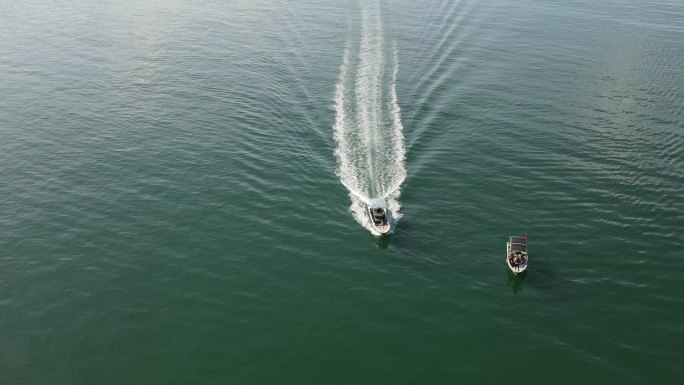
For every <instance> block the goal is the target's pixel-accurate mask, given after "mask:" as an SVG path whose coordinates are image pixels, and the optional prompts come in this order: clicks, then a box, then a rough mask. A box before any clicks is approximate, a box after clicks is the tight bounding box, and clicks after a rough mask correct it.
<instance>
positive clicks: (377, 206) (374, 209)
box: [368, 198, 390, 234]
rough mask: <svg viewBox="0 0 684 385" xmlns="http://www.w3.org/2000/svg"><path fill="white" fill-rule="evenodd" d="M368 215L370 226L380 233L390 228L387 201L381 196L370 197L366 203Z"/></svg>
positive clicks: (386, 231) (385, 232) (384, 232)
mask: <svg viewBox="0 0 684 385" xmlns="http://www.w3.org/2000/svg"><path fill="white" fill-rule="evenodd" d="M368 216H369V217H370V222H371V226H373V228H374V229H375V231H377V232H378V233H380V234H387V233H388V232H389V230H390V212H389V208H388V207H387V201H386V200H384V199H382V198H377V199H371V200H370V202H369V203H368Z"/></svg>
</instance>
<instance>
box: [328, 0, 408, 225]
mask: <svg viewBox="0 0 684 385" xmlns="http://www.w3.org/2000/svg"><path fill="white" fill-rule="evenodd" d="M362 6H363V9H362V12H363V15H362V26H361V38H360V43H359V46H358V48H357V49H356V50H354V49H353V45H348V46H347V48H346V49H345V51H344V58H343V62H342V65H341V66H340V76H339V79H338V83H337V86H336V89H335V112H336V119H335V126H334V131H333V136H334V138H335V141H336V143H337V149H336V150H335V155H336V157H337V166H338V167H337V175H338V176H339V177H340V181H341V182H342V184H343V185H344V186H345V187H346V188H347V189H348V190H349V196H350V199H351V201H352V204H351V206H350V211H351V212H352V215H353V216H354V218H355V219H356V221H357V222H359V223H360V224H361V225H363V226H364V227H365V228H367V229H368V230H369V231H371V232H375V231H374V230H373V227H372V225H371V223H370V220H369V218H368V215H367V214H366V205H367V204H368V202H369V200H370V198H375V197H382V198H385V199H387V201H388V205H389V208H390V210H391V212H392V217H393V224H394V225H396V222H397V221H398V220H399V219H400V218H401V214H400V212H399V210H400V208H401V205H400V203H399V200H398V197H399V194H400V190H399V189H400V187H401V184H402V182H403V181H404V179H405V178H406V167H405V149H404V135H403V126H402V123H401V114H400V112H401V110H400V108H399V105H398V101H397V92H396V81H397V72H398V70H399V61H398V53H397V48H396V45H394V47H393V50H392V52H393V54H392V60H391V65H392V71H391V73H390V75H386V72H388V71H386V68H385V66H386V65H387V64H386V60H385V43H384V39H383V29H382V20H381V17H380V16H381V15H380V8H379V5H378V3H375V4H374V5H365V4H362ZM354 59H356V62H357V65H356V66H352V64H351V63H352V61H353V60H354ZM388 77H389V78H388ZM393 227H394V226H393Z"/></svg>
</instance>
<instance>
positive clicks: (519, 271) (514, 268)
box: [506, 241, 529, 274]
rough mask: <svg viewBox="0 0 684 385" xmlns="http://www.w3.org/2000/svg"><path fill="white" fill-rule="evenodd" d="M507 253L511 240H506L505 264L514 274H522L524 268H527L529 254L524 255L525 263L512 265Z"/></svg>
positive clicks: (509, 252)
mask: <svg viewBox="0 0 684 385" xmlns="http://www.w3.org/2000/svg"><path fill="white" fill-rule="evenodd" d="M509 255H511V242H510V241H509V242H506V266H508V268H509V269H510V270H511V271H512V272H513V273H514V274H522V273H523V272H524V271H525V270H527V265H528V261H529V255H525V257H526V258H525V263H524V264H522V265H518V266H516V265H514V264H511V259H510V258H509Z"/></svg>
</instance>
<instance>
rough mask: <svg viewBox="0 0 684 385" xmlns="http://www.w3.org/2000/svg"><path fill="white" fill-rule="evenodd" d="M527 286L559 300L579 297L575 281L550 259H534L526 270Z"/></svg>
mask: <svg viewBox="0 0 684 385" xmlns="http://www.w3.org/2000/svg"><path fill="white" fill-rule="evenodd" d="M525 272H526V273H527V277H526V279H525V286H527V287H528V288H529V289H534V290H537V291H539V292H541V293H544V294H546V295H549V296H552V297H554V298H556V299H559V300H568V301H570V300H574V299H576V297H577V291H576V290H575V283H573V282H572V281H571V280H570V279H568V278H567V277H565V276H563V274H562V273H561V272H559V270H558V268H557V267H556V266H555V265H554V264H553V263H551V262H550V261H547V260H544V259H534V260H531V261H530V265H529V267H528V268H527V270H526V271H525Z"/></svg>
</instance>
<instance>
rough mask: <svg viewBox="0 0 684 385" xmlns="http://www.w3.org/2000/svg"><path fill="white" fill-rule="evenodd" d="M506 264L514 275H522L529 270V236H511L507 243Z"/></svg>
mask: <svg viewBox="0 0 684 385" xmlns="http://www.w3.org/2000/svg"><path fill="white" fill-rule="evenodd" d="M506 264H507V265H508V268H509V269H510V270H511V271H512V272H513V273H514V274H521V273H523V272H524V271H525V270H527V265H528V255H527V234H525V235H523V236H522V237H520V236H515V235H509V236H508V242H507V243H506Z"/></svg>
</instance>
